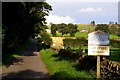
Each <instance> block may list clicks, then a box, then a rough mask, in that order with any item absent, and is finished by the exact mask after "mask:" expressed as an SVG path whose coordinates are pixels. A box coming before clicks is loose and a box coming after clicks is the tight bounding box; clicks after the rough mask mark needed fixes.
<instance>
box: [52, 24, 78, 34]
mask: <svg viewBox="0 0 120 80" xmlns="http://www.w3.org/2000/svg"><path fill="white" fill-rule="evenodd" d="M77 27H78V26H77V25H76V24H72V23H69V24H65V23H61V24H51V33H52V35H53V36H57V35H56V32H57V31H58V32H59V33H62V35H64V34H68V33H69V34H70V36H75V33H76V32H77V31H78V30H77Z"/></svg>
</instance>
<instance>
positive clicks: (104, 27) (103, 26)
mask: <svg viewBox="0 0 120 80" xmlns="http://www.w3.org/2000/svg"><path fill="white" fill-rule="evenodd" d="M97 30H101V31H103V32H105V33H109V26H108V25H107V24H97V26H96V27H95V31H97Z"/></svg>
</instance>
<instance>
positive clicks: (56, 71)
mask: <svg viewBox="0 0 120 80" xmlns="http://www.w3.org/2000/svg"><path fill="white" fill-rule="evenodd" d="M40 55H41V57H42V59H43V61H44V62H45V64H46V65H47V67H48V70H49V73H50V76H51V78H52V79H55V80H56V79H60V80H63V79H66V78H74V79H81V78H89V79H90V78H92V79H93V78H95V74H94V73H92V72H87V71H79V70H77V69H76V68H75V67H74V65H75V64H76V63H75V62H74V61H71V60H69V59H67V60H66V59H61V58H60V57H59V56H58V54H57V52H55V51H53V50H52V49H46V50H41V51H40Z"/></svg>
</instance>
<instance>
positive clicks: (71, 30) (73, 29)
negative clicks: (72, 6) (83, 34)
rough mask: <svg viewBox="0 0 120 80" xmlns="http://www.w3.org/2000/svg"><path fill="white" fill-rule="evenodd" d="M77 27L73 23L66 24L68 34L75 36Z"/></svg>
mask: <svg viewBox="0 0 120 80" xmlns="http://www.w3.org/2000/svg"><path fill="white" fill-rule="evenodd" d="M77 27H78V26H77V25H74V24H72V23H70V24H68V31H69V33H70V34H71V35H70V36H75V33H76V32H77V31H78V30H77Z"/></svg>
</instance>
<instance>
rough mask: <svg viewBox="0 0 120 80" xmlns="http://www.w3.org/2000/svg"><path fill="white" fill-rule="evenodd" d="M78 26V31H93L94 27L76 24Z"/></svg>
mask: <svg viewBox="0 0 120 80" xmlns="http://www.w3.org/2000/svg"><path fill="white" fill-rule="evenodd" d="M77 25H78V30H90V31H94V28H95V27H94V26H91V25H85V24H77Z"/></svg>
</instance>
